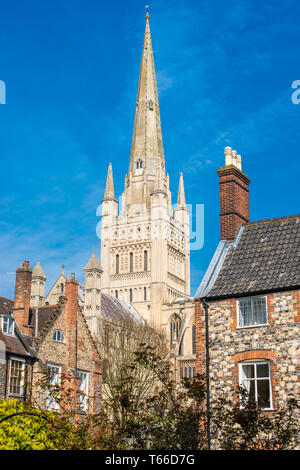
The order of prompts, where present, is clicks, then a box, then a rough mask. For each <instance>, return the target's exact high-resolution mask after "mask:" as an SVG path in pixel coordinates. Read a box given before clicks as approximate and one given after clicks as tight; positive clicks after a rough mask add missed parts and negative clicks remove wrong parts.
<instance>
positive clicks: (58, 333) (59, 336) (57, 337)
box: [53, 330, 65, 343]
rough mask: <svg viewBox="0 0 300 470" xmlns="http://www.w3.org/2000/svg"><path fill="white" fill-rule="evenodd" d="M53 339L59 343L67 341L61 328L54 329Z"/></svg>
mask: <svg viewBox="0 0 300 470" xmlns="http://www.w3.org/2000/svg"><path fill="white" fill-rule="evenodd" d="M53 341H57V342H58V343H64V342H65V338H64V334H63V332H62V331H61V330H55V331H54V333H53Z"/></svg>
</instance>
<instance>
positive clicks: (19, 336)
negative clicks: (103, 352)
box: [0, 261, 102, 412]
mask: <svg viewBox="0 0 300 470" xmlns="http://www.w3.org/2000/svg"><path fill="white" fill-rule="evenodd" d="M34 271H35V273H36V270H34V269H33V270H32V269H31V268H30V267H29V262H28V261H25V263H22V264H21V267H20V268H18V269H17V272H16V286H15V297H14V300H9V299H3V298H1V299H0V316H1V320H2V321H1V329H0V344H1V345H2V348H1V349H2V351H3V350H4V352H5V354H2V355H1V358H2V361H1V365H0V386H1V389H0V394H1V396H3V397H5V398H17V399H19V400H23V399H25V398H26V396H29V395H30V396H31V398H32V399H33V400H34V401H35V402H36V404H37V405H38V406H40V407H41V408H46V409H59V404H58V403H57V402H55V400H53V399H51V397H50V396H49V395H47V394H44V393H41V388H40V386H39V382H40V381H41V380H44V379H45V377H46V376H47V375H48V376H49V381H50V385H61V387H62V388H64V389H65V390H66V389H67V388H68V389H70V394H71V397H70V398H74V401H73V403H74V407H75V411H76V410H77V411H78V412H81V411H86V410H90V411H91V412H97V411H99V410H100V402H101V376H102V365H101V358H100V354H99V352H98V349H97V346H96V344H95V341H94V339H93V337H92V334H91V332H90V330H89V328H88V325H87V322H86V319H85V316H84V314H83V311H82V308H81V307H80V302H79V298H78V286H79V284H78V281H76V279H75V278H74V277H73V276H72V278H71V279H66V280H65V284H64V292H63V295H61V296H60V298H59V301H58V302H57V303H56V304H54V305H39V306H35V307H33V306H31V305H30V302H31V301H32V298H33V296H32V290H31V287H32V284H33V281H34V280H35V279H36V277H35V276H33V273H34ZM62 377H65V381H63V380H62Z"/></svg>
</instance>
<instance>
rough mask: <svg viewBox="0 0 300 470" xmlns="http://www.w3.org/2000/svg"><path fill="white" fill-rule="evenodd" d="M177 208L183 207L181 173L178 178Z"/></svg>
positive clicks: (183, 196) (183, 197)
mask: <svg viewBox="0 0 300 470" xmlns="http://www.w3.org/2000/svg"><path fill="white" fill-rule="evenodd" d="M177 207H180V208H182V207H185V194H184V184H183V176H182V173H180V178H179V187H178V198H177Z"/></svg>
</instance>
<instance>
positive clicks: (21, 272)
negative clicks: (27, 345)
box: [14, 261, 33, 336]
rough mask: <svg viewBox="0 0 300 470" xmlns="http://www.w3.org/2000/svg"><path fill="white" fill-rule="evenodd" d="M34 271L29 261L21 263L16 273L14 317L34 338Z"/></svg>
mask: <svg viewBox="0 0 300 470" xmlns="http://www.w3.org/2000/svg"><path fill="white" fill-rule="evenodd" d="M31 279H32V269H31V268H30V267H29V261H25V262H24V263H21V267H20V268H18V269H17V271H16V287H15V299H14V317H15V319H16V321H17V324H18V326H19V328H21V330H22V332H23V333H24V334H27V335H30V336H32V331H33V329H32V327H31V326H29V324H28V323H29V308H30V294H31Z"/></svg>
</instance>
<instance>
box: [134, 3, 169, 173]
mask: <svg viewBox="0 0 300 470" xmlns="http://www.w3.org/2000/svg"><path fill="white" fill-rule="evenodd" d="M149 17H150V15H149V13H148V12H147V15H146V29H145V36H144V47H143V54H142V62H141V69H140V78H139V86H138V94H137V101H136V113H135V120H134V129H133V137H132V146H131V154H130V163H129V174H130V172H132V174H134V171H135V168H141V167H142V168H143V170H144V172H145V173H147V174H152V175H155V173H156V167H157V165H156V162H157V158H159V159H160V160H161V161H162V165H163V167H164V151H163V142H162V133H161V123H160V112H159V102H158V93H157V85H156V77H155V68H154V60H153V50H152V43H151V33H150V24H149ZM140 162H141V163H140ZM139 165H142V166H139Z"/></svg>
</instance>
